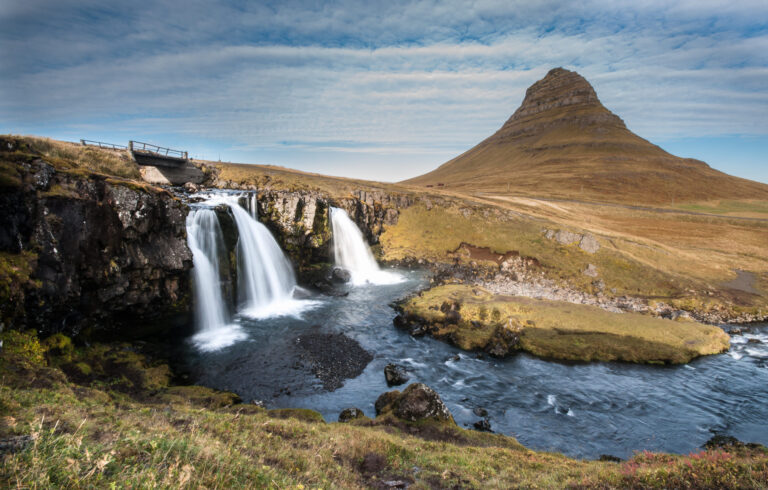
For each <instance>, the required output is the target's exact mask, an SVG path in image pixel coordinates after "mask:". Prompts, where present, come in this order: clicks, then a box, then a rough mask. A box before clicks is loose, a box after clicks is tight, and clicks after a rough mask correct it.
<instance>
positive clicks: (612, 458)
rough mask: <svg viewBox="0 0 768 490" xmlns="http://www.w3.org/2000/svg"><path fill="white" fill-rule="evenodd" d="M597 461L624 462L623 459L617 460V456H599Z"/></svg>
mask: <svg viewBox="0 0 768 490" xmlns="http://www.w3.org/2000/svg"><path fill="white" fill-rule="evenodd" d="M597 460H598V461H606V462H609V463H621V462H622V461H624V460H623V459H621V458H619V457H618V456H612V455H610V454H601V455H600V457H599V458H597Z"/></svg>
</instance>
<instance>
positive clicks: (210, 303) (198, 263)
mask: <svg viewBox="0 0 768 490" xmlns="http://www.w3.org/2000/svg"><path fill="white" fill-rule="evenodd" d="M186 224H187V243H188V245H189V249H190V250H191V251H192V263H193V264H194V269H193V272H194V278H195V315H196V321H197V330H198V333H197V335H195V336H194V337H193V342H195V344H196V345H197V346H198V347H199V348H200V349H201V350H208V351H212V350H217V349H220V348H222V347H226V346H228V345H230V344H232V343H234V342H236V341H238V340H240V339H242V338H243V337H244V334H243V333H242V331H241V330H240V329H239V327H238V326H237V325H232V324H229V323H228V320H227V316H228V315H227V307H226V303H225V302H224V299H223V296H222V293H221V276H220V271H219V253H220V252H221V251H223V249H224V241H223V239H222V233H221V227H220V226H219V219H218V217H217V216H216V212H215V211H214V210H213V209H206V208H200V209H192V211H190V213H189V215H188V216H187V223H186Z"/></svg>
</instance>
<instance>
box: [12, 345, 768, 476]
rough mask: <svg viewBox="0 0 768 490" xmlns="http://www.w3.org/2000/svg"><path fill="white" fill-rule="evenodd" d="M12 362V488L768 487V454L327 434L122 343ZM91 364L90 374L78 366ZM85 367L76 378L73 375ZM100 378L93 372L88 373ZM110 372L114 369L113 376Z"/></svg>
mask: <svg viewBox="0 0 768 490" xmlns="http://www.w3.org/2000/svg"><path fill="white" fill-rule="evenodd" d="M2 338H3V340H4V342H5V346H4V355H3V358H2V361H1V362H0V371H2V373H1V374H2V377H1V378H0V379H2V383H1V384H0V438H4V440H5V441H8V440H12V439H9V438H14V437H16V438H19V437H25V436H26V437H27V439H26V441H27V443H26V445H24V444H21V443H20V444H18V445H17V448H16V449H15V450H13V451H11V452H7V453H6V454H5V455H4V456H3V464H2V466H1V467H0V484H1V485H2V486H3V487H4V488H41V487H43V488H48V487H56V488H94V487H97V488H158V487H159V488H202V487H205V488H233V487H249V488H252V487H259V488H293V489H309V488H380V487H382V486H384V485H383V484H382V482H385V481H405V482H409V483H412V486H411V487H410V488H415V489H426V488H436V487H438V488H450V487H462V488H564V487H579V488H587V487H588V488H627V487H632V488H668V487H688V488H690V487H697V488H713V487H718V488H744V487H760V486H763V485H765V484H766V482H768V451H766V449H765V448H762V447H759V446H744V445H737V446H733V447H731V448H729V449H728V451H727V452H726V451H724V450H721V449H710V450H702V451H696V452H694V453H692V454H689V455H682V456H676V455H668V454H657V453H648V452H643V453H637V454H636V455H635V456H634V457H633V458H632V459H630V460H628V461H625V462H620V463H614V462H601V461H580V460H573V459H570V458H567V457H564V456H562V455H559V454H554V453H543V452H534V451H530V450H527V449H525V448H524V447H522V446H521V445H520V444H518V443H517V442H516V441H515V440H514V439H512V438H510V437H505V436H501V435H496V434H488V433H479V432H474V431H466V430H463V429H461V428H459V427H456V426H455V425H452V424H448V423H443V424H436V423H435V424H433V423H418V422H417V423H406V422H404V421H398V420H393V419H392V418H391V417H380V418H378V419H375V420H371V419H368V418H364V419H360V420H357V421H355V422H353V423H347V424H340V423H325V422H324V421H322V419H321V418H320V417H319V414H317V413H315V412H312V411H311V410H286V409H284V410H264V409H262V408H259V407H257V406H255V405H246V404H239V403H236V397H233V396H232V395H231V394H227V393H223V392H216V391H214V390H210V389H206V388H202V387H174V386H169V385H168V381H167V380H168V376H169V374H170V373H169V371H167V367H163V366H164V365H162V364H157V363H154V362H151V361H148V360H147V359H146V358H144V357H143V356H142V355H139V354H137V353H135V352H131V351H130V350H127V349H126V348H125V347H123V346H120V345H112V346H98V345H97V346H92V347H91V348H83V347H73V346H71V345H70V344H68V343H67V342H66V340H64V339H63V338H62V337H57V338H56V339H55V341H43V342H42V343H40V342H38V341H37V339H36V338H35V337H34V335H30V334H20V333H18V332H14V333H12V334H9V333H8V332H6V333H4V334H2ZM78 365H79V366H78ZM73 366H77V367H73ZM88 368H90V369H91V371H88ZM105 369H106V370H105Z"/></svg>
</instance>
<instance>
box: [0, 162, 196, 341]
mask: <svg viewBox="0 0 768 490" xmlns="http://www.w3.org/2000/svg"><path fill="white" fill-rule="evenodd" d="M16 172H18V175H19V176H20V177H21V179H20V180H21V181H22V182H25V183H27V185H25V186H20V187H17V188H12V189H5V190H4V192H3V193H1V194H0V250H2V251H4V252H10V253H15V254H17V253H19V252H21V251H25V252H28V253H30V254H31V256H33V257H34V261H33V262H31V265H32V271H31V272H32V273H31V278H32V279H34V281H30V285H29V287H27V286H25V285H20V287H21V288H24V291H23V297H22V296H19V297H17V298H15V299H16V301H15V308H16V311H14V312H12V313H11V312H8V311H3V312H0V313H1V315H0V316H3V317H4V318H8V317H13V318H12V321H13V323H14V327H18V328H24V327H25V326H31V325H34V327H35V328H36V329H38V330H39V331H40V332H41V334H42V335H47V334H51V333H55V332H63V333H66V334H69V335H76V334H78V333H79V332H81V331H83V330H84V329H86V328H88V329H90V330H91V332H92V333H93V334H94V335H98V336H103V337H107V336H123V337H124V336H126V335H130V336H139V335H145V334H149V333H152V334H154V333H159V332H162V331H164V330H169V329H171V328H174V327H175V326H179V325H186V324H188V323H189V320H190V318H189V314H190V309H189V306H190V301H189V300H190V293H191V290H190V280H189V269H190V268H191V267H192V254H191V252H190V251H189V248H188V247H187V241H186V216H187V213H188V208H187V206H186V205H185V204H184V203H182V202H181V201H180V200H178V199H176V198H175V197H174V196H173V195H171V194H169V193H167V192H165V191H160V190H158V189H152V188H145V187H143V186H141V185H136V184H135V183H132V182H122V181H117V180H114V181H113V180H110V179H106V178H105V177H103V176H100V175H89V176H83V175H78V174H75V173H64V172H56V171H55V170H54V169H53V167H52V166H51V165H49V164H48V163H46V162H43V161H42V160H36V161H34V162H33V163H32V164H29V165H17V168H16ZM20 305H23V307H19V306H20ZM0 309H3V310H4V309H5V308H4V306H0Z"/></svg>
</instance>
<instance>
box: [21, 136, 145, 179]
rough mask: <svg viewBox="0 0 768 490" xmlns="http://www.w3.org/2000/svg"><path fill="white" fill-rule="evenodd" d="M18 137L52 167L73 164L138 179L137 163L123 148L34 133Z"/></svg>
mask: <svg viewBox="0 0 768 490" xmlns="http://www.w3.org/2000/svg"><path fill="white" fill-rule="evenodd" d="M22 140H23V141H24V142H25V143H27V144H28V145H29V146H30V148H31V150H32V151H33V152H35V153H39V154H40V155H42V156H43V157H44V158H45V159H46V160H47V161H49V163H51V164H53V165H54V166H55V167H64V168H77V169H82V170H87V171H89V172H94V173H100V174H104V175H109V176H114V177H120V178H124V179H137V180H140V179H141V175H140V173H139V167H138V165H136V163H135V162H134V161H133V160H132V159H131V156H130V154H129V153H128V151H127V150H107V149H103V148H97V147H92V146H82V145H79V144H76V143H68V142H65V141H57V140H52V139H50V138H38V137H34V136H26V137H24V138H22Z"/></svg>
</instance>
